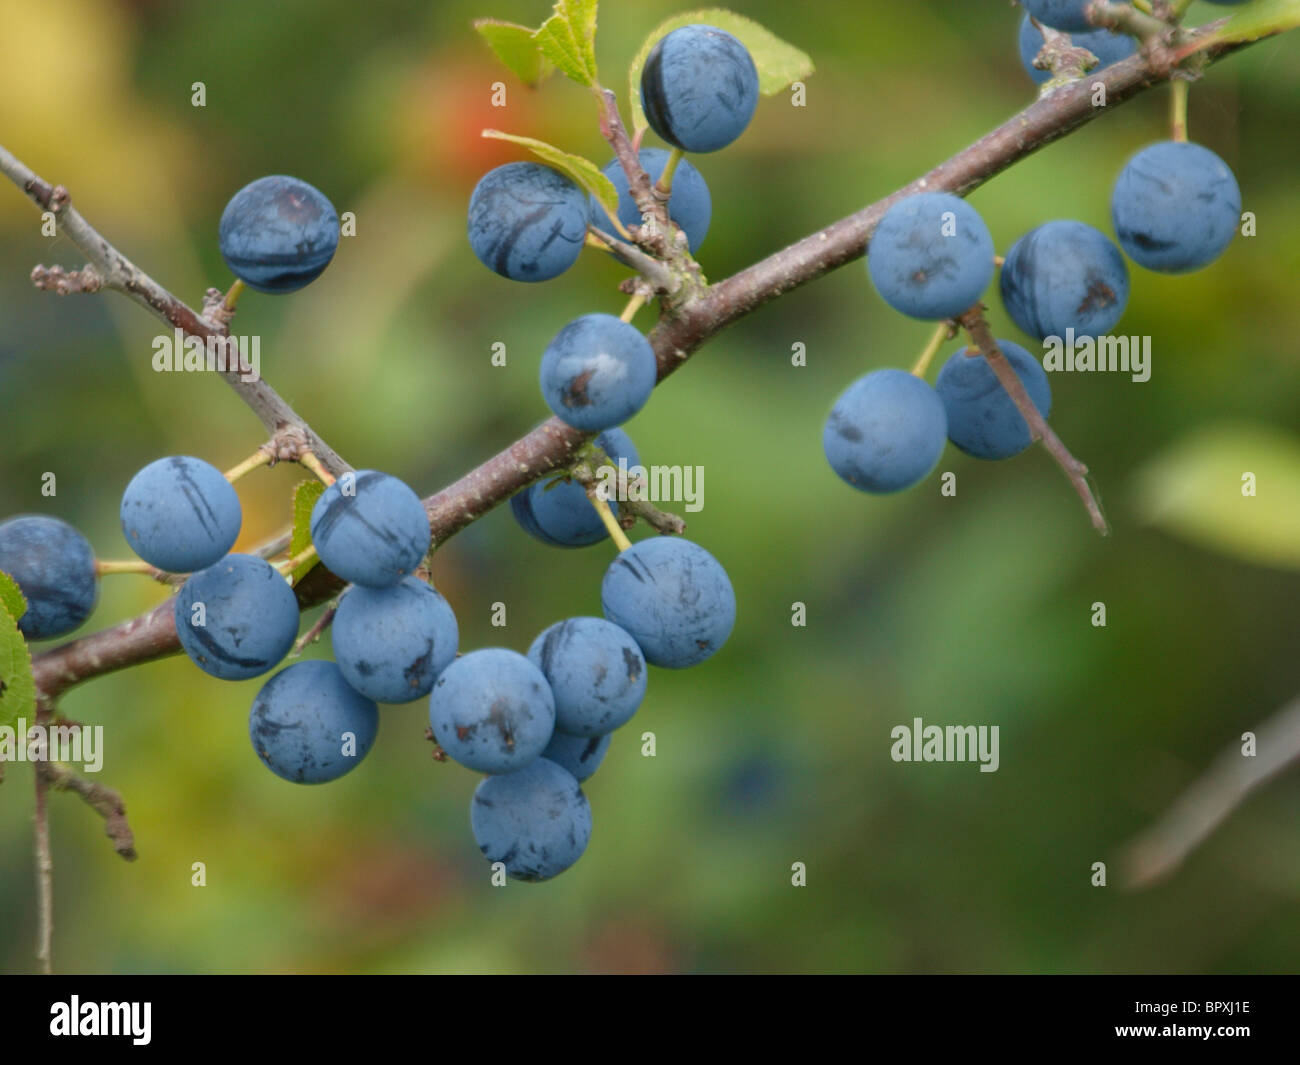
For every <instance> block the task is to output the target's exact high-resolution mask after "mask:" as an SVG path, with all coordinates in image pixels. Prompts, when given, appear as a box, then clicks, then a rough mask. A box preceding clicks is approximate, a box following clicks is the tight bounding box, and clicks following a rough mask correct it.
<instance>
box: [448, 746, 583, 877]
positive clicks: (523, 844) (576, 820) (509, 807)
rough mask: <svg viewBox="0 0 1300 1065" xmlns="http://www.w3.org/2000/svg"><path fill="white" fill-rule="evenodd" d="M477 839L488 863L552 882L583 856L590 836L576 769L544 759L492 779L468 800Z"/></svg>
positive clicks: (481, 783)
mask: <svg viewBox="0 0 1300 1065" xmlns="http://www.w3.org/2000/svg"><path fill="white" fill-rule="evenodd" d="M469 820H470V827H471V828H472V829H473V831H474V841H475V842H476V843H477V844H478V848H479V850H481V851H482V852H483V856H484V857H485V858H486V859H487V860H488V861H489V862H493V863H496V862H501V863H502V864H504V865H505V867H506V873H507V874H508V875H510V876H512V877H514V878H515V879H516V880H525V881H537V880H549V879H551V877H553V876H558V875H559V874H560V873H562V872H564V870H566V869H567V868H569V866H571V865H572V864H573V863H574V862H576V861H577V860H578V859H579V858H581V857H582V852H583V851H585V850H586V849H587V841H588V840H589V839H590V838H591V805H590V804H589V803H588V802H587V796H585V795H583V794H582V788H581V787H580V786H579V785H578V781H577V780H575V779H574V776H573V774H572V773H570V772H569V771H568V770H566V769H562V768H560V767H559V766H558V765H556V764H555V763H554V762H551V761H548V760H547V759H545V758H538V759H536V760H535V761H534V762H533V764H532V765H530V766H528V767H526V768H524V769H520V770H519V771H518V772H516V773H507V774H506V775H505V776H495V777H488V778H487V779H486V780H483V781H480V782H479V786H478V787H477V788H475V789H474V801H473V802H472V803H471V804H470V811H469Z"/></svg>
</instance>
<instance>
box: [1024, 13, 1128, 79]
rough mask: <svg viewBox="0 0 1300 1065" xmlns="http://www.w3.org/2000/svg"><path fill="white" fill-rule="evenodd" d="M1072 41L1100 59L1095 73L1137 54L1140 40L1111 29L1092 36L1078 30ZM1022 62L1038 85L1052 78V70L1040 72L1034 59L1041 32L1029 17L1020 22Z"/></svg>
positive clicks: (1039, 45) (1094, 68)
mask: <svg viewBox="0 0 1300 1065" xmlns="http://www.w3.org/2000/svg"><path fill="white" fill-rule="evenodd" d="M1070 40H1071V41H1072V42H1073V43H1074V44H1075V46H1076V47H1078V48H1086V49H1088V51H1090V52H1091V53H1092V54H1093V55H1095V56H1096V57H1097V65H1096V66H1095V67H1093V68H1092V69H1093V70H1094V71H1096V70H1101V69H1102V68H1103V67H1108V66H1110V65H1111V64H1112V63H1118V62H1119V61H1120V60H1121V59H1127V58H1128V57H1129V56H1131V55H1133V54H1134V53H1136V52H1137V39H1136V38H1134V37H1130V36H1129V35H1128V34H1127V33H1114V32H1112V31H1111V30H1093V31H1092V32H1091V33H1084V32H1079V31H1075V32H1074V33H1072V34H1071V35H1070ZM1019 45H1020V62H1021V64H1022V65H1023V66H1024V68H1025V72H1026V73H1027V74H1028V75H1029V76H1030V77H1031V78H1033V79H1034V81H1035V82H1037V83H1038V84H1039V85H1041V84H1042V83H1043V82H1045V81H1047V79H1048V78H1050V77H1051V76H1052V72H1051V71H1050V70H1039V69H1038V67H1036V66H1034V60H1035V59H1037V58H1038V53H1039V52H1040V51H1041V50H1042V47H1043V34H1042V31H1041V30H1039V29H1038V28H1037V27H1035V26H1034V24H1033V23H1032V22H1030V21H1029V16H1028V15H1026V16H1025V17H1024V18H1022V19H1021V20H1020V39H1019Z"/></svg>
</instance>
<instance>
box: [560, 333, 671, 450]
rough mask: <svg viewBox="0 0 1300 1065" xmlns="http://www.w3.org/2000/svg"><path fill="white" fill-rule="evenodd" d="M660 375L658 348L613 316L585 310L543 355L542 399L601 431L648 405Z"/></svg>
mask: <svg viewBox="0 0 1300 1065" xmlns="http://www.w3.org/2000/svg"><path fill="white" fill-rule="evenodd" d="M657 379H658V367H657V365H656V363H655V353H654V349H653V348H651V347H650V342H649V341H648V340H646V338H645V337H644V336H642V335H641V333H640V332H639V331H638V330H637V328H636V327H635V326H633V325H629V324H628V323H627V322H624V321H621V320H620V319H618V318H615V317H614V316H613V315H612V314H584V315H583V316H582V317H581V318H575V319H574V320H573V321H572V322H570V323H569V324H568V325H566V326H565V327H564V328H563V329H561V330H560V331H559V333H557V334H556V336H555V339H554V340H552V341H551V342H550V344H549V345H547V348H546V351H545V352H544V353H543V355H542V370H541V384H542V397H543V398H544V399H545V400H546V403H547V406H549V407H550V408H551V410H553V411H554V412H555V413H556V414H557V415H558V416H559V417H560V419H561V420H563V421H564V422H565V423H566V424H568V425H571V426H573V427H574V428H575V429H581V430H583V431H584V432H588V433H597V432H600V431H601V430H602V429H611V428H613V427H614V426H616V425H619V424H621V423H623V422H625V421H627V420H628V419H629V418H630V417H632V415H634V414H635V413H636V412H637V411H639V410H640V409H641V408H642V407H644V406H645V404H646V400H648V399H649V398H650V393H651V392H652V391H653V390H654V387H655V381H656V380H657Z"/></svg>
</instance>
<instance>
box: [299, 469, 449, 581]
mask: <svg viewBox="0 0 1300 1065" xmlns="http://www.w3.org/2000/svg"><path fill="white" fill-rule="evenodd" d="M429 538H430V533H429V516H428V514H426V513H425V510H424V504H423V503H421V502H420V497H419V496H417V495H416V494H415V493H414V492H413V491H411V489H410V487H409V486H408V485H406V484H404V483H403V482H402V481H399V480H398V479H397V478H396V477H390V476H389V475H388V474H386V473H378V472H376V471H375V470H358V471H357V472H355V473H345V474H344V475H343V476H342V477H340V478H339V479H338V480H337V481H335V482H334V483H333V484H332V485H330V486H329V488H327V489H325V491H324V492H323V493H322V494H321V497H320V498H319V499H318V500H316V505H315V506H314V507H313V508H312V512H311V540H312V543H313V544H315V545H316V553H317V554H318V555H320V560H321V561H322V562H323V563H324V564H325V565H326V566H327V567H328V568H329V569H330V570H332V571H333V572H334V573H335V574H337V575H338V576H339V577H342V578H343V580H345V581H351V582H352V583H353V584H361V585H364V586H366V587H368V588H387V587H389V586H391V585H394V584H396V583H397V582H398V581H400V580H401V579H402V578H403V577H405V576H406V575H407V574H409V573H411V572H413V571H414V570H415V567H416V566H418V565H419V564H420V561H421V559H423V558H424V556H425V554H426V553H427V552H428V550H429Z"/></svg>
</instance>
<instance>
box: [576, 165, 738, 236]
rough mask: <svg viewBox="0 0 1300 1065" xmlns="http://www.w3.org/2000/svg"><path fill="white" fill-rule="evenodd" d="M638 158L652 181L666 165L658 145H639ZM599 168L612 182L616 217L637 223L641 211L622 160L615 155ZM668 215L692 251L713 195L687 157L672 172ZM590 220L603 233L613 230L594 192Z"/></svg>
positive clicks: (709, 214) (705, 228) (710, 213)
mask: <svg viewBox="0 0 1300 1065" xmlns="http://www.w3.org/2000/svg"><path fill="white" fill-rule="evenodd" d="M640 159H641V166H642V167H643V168H644V169H645V171H646V173H647V174H649V175H650V180H651V181H652V182H653V181H658V180H659V177H660V175H661V174H663V172H664V167H665V166H667V165H668V153H667V152H666V151H664V150H663V149H662V148H642V149H641V153H640ZM602 172H603V173H604V175H605V176H606V177H607V178H609V180H610V181H611V182H613V185H614V189H615V191H616V192H617V193H618V220H619V221H620V222H622V223H623V225H625V226H639V225H641V224H642V218H641V211H640V209H639V208H638V207H637V205H636V201H635V200H633V199H632V193H631V191H630V190H629V189H628V184H627V174H626V173H625V172H624V171H623V166H622V164H621V163H619V161H618V160H617V159H611V160H610V161H609V162H608V163H606V164H605V169H604V170H603V171H602ZM668 217H669V218H671V219H672V220H673V221H674V222H676V223H677V225H678V226H680V227H681V230H682V232H683V233H685V234H686V245H687V247H688V248H689V249H690V252H691V254H692V255H694V254H695V253H696V251H698V250H699V247H700V245H701V244H703V243H704V238H705V236H707V235H708V232H709V223H710V222H711V221H712V220H713V198H712V197H711V196H710V195H709V186H708V184H707V182H705V180H704V176H703V175H702V174H701V173H700V172H699V171H698V170H696V169H695V167H694V166H692V165H691V161H690V160H689V159H682V160H681V161H680V162H679V163H678V164H677V169H676V171H675V172H674V173H673V191H672V195H671V196H669V198H668ZM591 224H592V225H593V226H595V227H596V228H597V229H600V230H603V231H604V232H606V233H613V232H614V226H613V223H612V222H611V221H610V218H609V215H608V214H606V213H605V208H603V207H602V206H601V205H600V204H599V203H598V202H597V201H596V198H595V197H594V196H593V197H592V199H591Z"/></svg>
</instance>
